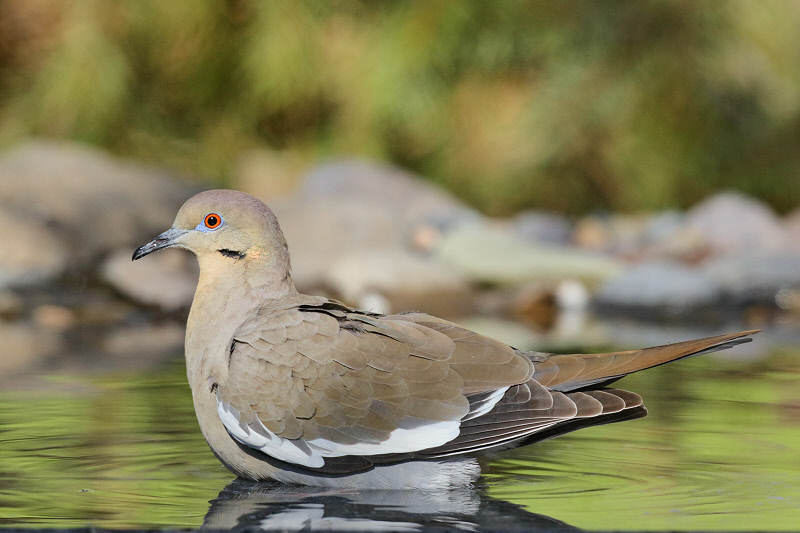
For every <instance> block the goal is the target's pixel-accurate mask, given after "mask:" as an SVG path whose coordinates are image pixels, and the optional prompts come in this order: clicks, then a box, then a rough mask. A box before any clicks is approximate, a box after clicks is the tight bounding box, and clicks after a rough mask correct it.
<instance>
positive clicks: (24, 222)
mask: <svg viewBox="0 0 800 533" xmlns="http://www.w3.org/2000/svg"><path fill="white" fill-rule="evenodd" d="M0 179H2V177H0ZM0 227H3V228H6V231H4V234H3V238H2V239H0V288H3V287H19V286H26V285H33V284H37V283H42V282H45V281H50V280H53V279H54V278H57V277H58V276H60V275H61V274H63V273H64V271H65V270H66V267H67V264H68V261H69V254H68V252H67V249H66V247H65V246H64V245H63V244H62V242H61V241H60V240H59V239H58V238H57V236H56V235H55V234H53V232H52V231H51V230H50V229H49V228H48V227H47V226H46V225H45V224H44V223H42V222H38V221H36V220H34V219H32V218H28V217H25V216H24V215H15V214H12V213H11V212H10V211H9V210H8V209H7V208H6V207H4V206H2V205H0ZM12 229H13V230H12Z"/></svg>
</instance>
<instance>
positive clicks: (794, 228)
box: [783, 208, 800, 251]
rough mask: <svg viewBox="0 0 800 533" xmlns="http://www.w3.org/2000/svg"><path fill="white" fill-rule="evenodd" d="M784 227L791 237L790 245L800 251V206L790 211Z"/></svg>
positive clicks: (784, 221)
mask: <svg viewBox="0 0 800 533" xmlns="http://www.w3.org/2000/svg"><path fill="white" fill-rule="evenodd" d="M783 228H784V230H785V231H786V235H787V237H788V238H789V247H790V248H791V249H793V250H796V251H800V208H797V209H795V210H794V211H792V212H791V213H789V214H788V215H787V216H786V218H785V219H784V220H783Z"/></svg>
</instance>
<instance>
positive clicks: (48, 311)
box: [33, 305, 77, 332]
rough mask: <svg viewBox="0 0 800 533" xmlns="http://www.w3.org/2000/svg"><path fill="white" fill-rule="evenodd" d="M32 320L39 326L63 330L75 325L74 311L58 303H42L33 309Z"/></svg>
mask: <svg viewBox="0 0 800 533" xmlns="http://www.w3.org/2000/svg"><path fill="white" fill-rule="evenodd" d="M33 322H34V323H35V324H36V325H37V326H38V327H40V328H44V329H49V330H52V331H57V332H60V331H65V330H67V329H69V328H71V327H72V326H74V325H75V323H76V322H77V319H76V317H75V313H74V312H72V311H71V310H70V309H67V308H66V307H62V306H60V305H42V306H39V307H37V308H36V309H34V311H33Z"/></svg>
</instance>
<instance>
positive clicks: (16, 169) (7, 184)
mask: <svg viewBox="0 0 800 533" xmlns="http://www.w3.org/2000/svg"><path fill="white" fill-rule="evenodd" d="M197 190H198V187H196V186H192V185H189V184H186V183H183V182H182V181H180V180H178V179H175V177H174V176H172V175H170V174H168V173H166V172H161V171H158V170H154V169H148V168H145V167H141V166H137V165H133V164H129V163H126V162H123V161H121V160H119V159H117V158H114V157H111V156H108V155H106V154H104V153H103V152H100V151H98V150H94V149H92V148H89V147H86V146H83V145H79V144H72V143H59V142H48V141H33V142H27V143H25V144H22V145H19V146H17V147H15V148H13V149H11V150H8V151H6V152H4V153H3V154H2V156H0V206H2V207H3V208H4V209H7V210H9V211H11V212H13V213H15V214H16V215H17V216H18V217H20V218H25V219H32V220H37V221H40V223H41V224H46V225H47V226H48V228H50V230H49V231H50V232H52V233H53V235H54V238H55V239H57V240H60V241H61V243H62V245H64V246H66V247H67V248H68V249H69V252H70V253H69V256H68V259H69V262H70V265H69V266H70V267H71V266H74V265H78V266H84V267H85V266H91V265H92V264H93V263H94V261H96V259H97V257H98V256H100V255H102V254H103V253H108V252H110V251H112V250H115V249H118V248H120V247H123V246H134V245H135V244H136V243H138V242H141V241H142V239H145V238H152V237H153V235H156V234H158V233H159V232H161V231H163V228H165V227H169V226H170V224H172V220H173V218H174V216H175V211H176V210H177V208H178V207H180V205H181V204H182V203H183V201H184V200H186V198H188V197H189V196H191V195H192V194H193V193H194V192H196V191H197ZM99 229H113V231H98V230H99ZM47 242H50V241H47ZM45 248H46V247H45V246H42V245H40V246H39V249H40V250H43V249H45Z"/></svg>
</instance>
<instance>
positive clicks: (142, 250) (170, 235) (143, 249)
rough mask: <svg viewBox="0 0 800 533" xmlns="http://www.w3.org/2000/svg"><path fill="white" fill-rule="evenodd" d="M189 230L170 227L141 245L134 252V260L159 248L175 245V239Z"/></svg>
mask: <svg viewBox="0 0 800 533" xmlns="http://www.w3.org/2000/svg"><path fill="white" fill-rule="evenodd" d="M188 232H189V230H185V229H177V228H170V229H168V230H167V231H165V232H164V233H162V234H161V235H159V236H158V237H156V238H155V239H153V240H152V241H150V242H148V243H147V244H145V245H143V246H140V247H138V248H137V249H136V251H135V252H133V260H134V261H136V260H137V259H141V258H142V257H144V256H146V255H147V254H151V253H153V252H157V251H158V250H163V249H164V248H169V247H170V246H175V244H177V243H176V242H175V241H176V239H178V238H179V237H181V236H183V235H185V234H186V233H188Z"/></svg>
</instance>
